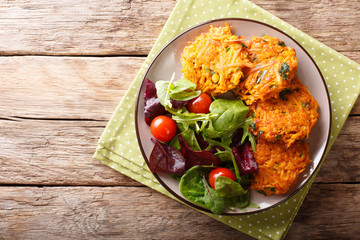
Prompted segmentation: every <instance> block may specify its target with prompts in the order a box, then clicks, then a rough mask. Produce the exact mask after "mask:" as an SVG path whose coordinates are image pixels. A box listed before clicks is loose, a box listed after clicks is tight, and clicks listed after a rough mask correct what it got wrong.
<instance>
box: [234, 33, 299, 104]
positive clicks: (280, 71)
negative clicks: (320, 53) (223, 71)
mask: <svg viewBox="0 0 360 240" xmlns="http://www.w3.org/2000/svg"><path fill="white" fill-rule="evenodd" d="M246 45H247V51H248V53H249V58H250V61H251V62H252V63H253V64H254V66H253V67H252V68H251V69H250V70H249V71H247V72H245V76H246V78H245V80H244V81H242V82H240V84H239V86H238V87H237V88H236V90H235V91H234V92H235V93H236V94H238V95H239V96H240V98H241V99H242V100H244V101H245V102H246V103H247V104H248V105H250V104H252V103H253V102H256V101H257V100H262V101H265V100H266V99H269V98H277V96H278V94H279V93H280V92H281V91H282V90H283V89H286V88H288V87H289V86H290V84H291V80H292V79H293V78H294V77H295V75H296V70H297V58H296V52H295V50H294V49H293V48H291V47H288V46H286V45H285V43H284V42H282V41H280V40H279V39H278V38H274V37H270V36H268V35H264V36H262V37H254V38H253V39H251V40H250V41H248V42H246Z"/></svg>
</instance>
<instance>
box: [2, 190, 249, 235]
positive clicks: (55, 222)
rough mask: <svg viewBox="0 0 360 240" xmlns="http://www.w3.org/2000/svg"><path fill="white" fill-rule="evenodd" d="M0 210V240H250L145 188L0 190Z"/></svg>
mask: <svg viewBox="0 0 360 240" xmlns="http://www.w3.org/2000/svg"><path fill="white" fill-rule="evenodd" d="M135 199H136V201H134V200H135ZM0 206H1V208H0V216H1V217H2V220H3V221H1V223H0V232H1V236H0V238H1V239H54V240H55V239H62V240H63V239H64V240H65V239H167V238H168V237H169V236H181V238H182V239H190V238H191V239H193V238H197V239H206V238H211V236H213V235H214V234H215V235H216V236H217V237H220V238H222V239H234V238H241V239H250V238H249V237H245V235H244V234H242V233H240V232H238V231H236V230H235V229H232V228H230V227H228V226H226V225H224V224H222V223H220V222H218V221H216V220H214V219H212V218H209V217H207V216H206V215H204V214H201V213H199V212H197V211H195V210H193V209H190V208H189V207H186V206H184V205H183V204H181V203H179V202H177V201H175V200H172V199H169V198H168V197H166V196H164V195H162V194H160V193H158V192H155V191H154V190H151V189H149V188H145V187H141V188H134V187H106V188H100V187H44V188H36V187H16V188H14V187H0ZM189 229H191V231H189ZM230 236H231V237H230Z"/></svg>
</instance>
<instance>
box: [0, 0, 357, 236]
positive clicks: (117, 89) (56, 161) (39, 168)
mask: <svg viewBox="0 0 360 240" xmlns="http://www.w3.org/2000/svg"><path fill="white" fill-rule="evenodd" d="M253 2H254V3H256V4H258V5H259V6H260V7H263V8H264V9H266V10H268V11H270V12H272V13H274V14H275V15H277V16H279V17H280V18H282V19H283V20H285V21H287V22H289V23H290V24H292V25H294V26H295V27H297V28H299V29H300V30H302V31H304V32H305V33H307V34H309V35H311V36H313V37H314V38H316V39H317V40H320V41H321V42H323V43H324V44H326V45H328V46H330V47H332V48H334V49H335V50H337V51H339V52H341V53H343V54H344V55H345V56H348V57H349V58H351V59H353V60H354V61H356V62H360V44H359V41H360V26H359V19H360V3H359V1H358V0H351V1H347V0H332V1H329V0H322V1H315V0H309V1H301V0H295V1H285V0H277V1H270V0H254V1H253ZM175 3H176V1H174V0H152V1H146V0H118V1H99V0H82V1H72V0H62V1H60V0H54V1H48V0H38V1H25V0H17V1H1V2H0V33H1V34H0V75H1V80H0V82H1V88H0V89H1V93H0V103H1V104H0V146H1V153H0V218H1V221H0V239H149V238H151V239H163V238H165V239H170V238H174V237H179V236H181V238H184V239H193V238H197V239H209V238H212V239H248V237H246V236H245V235H243V234H242V233H240V232H238V231H236V230H234V229H232V228H230V227H227V226H225V225H223V224H221V223H219V222H217V221H216V220H213V219H211V218H208V217H207V216H205V215H203V214H200V213H198V212H196V211H193V210H191V209H189V208H187V207H184V206H183V205H181V204H179V203H178V202H176V201H173V200H170V199H168V198H167V197H165V196H163V195H161V194H160V193H158V192H156V191H154V190H151V189H149V188H147V187H144V186H142V185H141V184H139V183H138V182H136V181H133V180H131V179H130V178H128V177H126V176H123V175H121V174H119V173H118V172H116V171H114V170H112V169H110V168H108V167H106V166H104V165H102V164H100V163H99V162H97V161H96V160H94V159H92V154H93V153H94V151H95V148H96V143H97V140H98V138H99V136H100V135H101V133H102V131H103V129H104V127H105V125H106V123H107V121H108V119H109V118H110V116H111V114H112V112H113V110H114V109H115V107H116V106H117V104H118V102H119V101H120V100H121V98H122V96H123V95H124V93H125V91H126V89H127V87H128V86H129V85H130V83H131V81H132V79H133V78H134V77H135V75H136V72H137V71H138V69H139V68H140V66H141V64H142V62H143V61H144V59H145V57H146V55H147V54H148V52H149V51H150V49H151V47H152V45H153V43H154V41H155V40H156V38H157V36H158V34H159V32H160V31H161V28H162V27H163V25H164V24H165V22H166V20H167V18H168V16H169V14H170V13H171V11H172V9H173V7H174V5H175ZM359 136H360V101H359V100H358V101H357V103H356V105H355V107H354V108H353V110H352V111H351V114H350V117H349V118H348V120H347V122H346V124H345V127H344V128H343V129H342V131H341V134H340V136H339V138H338V139H337V140H336V142H335V144H334V146H333V148H332V150H331V151H330V153H329V155H328V157H327V159H326V160H325V162H324V164H323V166H322V168H321V170H320V172H319V174H318V176H317V177H316V180H315V183H314V184H313V186H312V188H311V189H310V192H309V194H308V196H307V197H306V199H305V202H304V204H303V206H302V207H301V209H300V211H299V213H298V215H297V217H296V218H295V220H294V223H293V224H292V227H291V229H290V231H289V233H288V235H287V239H355V238H357V237H358V236H359V234H360V226H359V220H358V219H359V216H360V211H359V200H360V182H359V176H360V163H359V155H360V137H359ZM134 202H136V203H137V204H134Z"/></svg>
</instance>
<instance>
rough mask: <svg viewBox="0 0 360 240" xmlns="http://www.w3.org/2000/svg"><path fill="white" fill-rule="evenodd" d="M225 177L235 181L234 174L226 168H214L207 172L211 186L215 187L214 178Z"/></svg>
mask: <svg viewBox="0 0 360 240" xmlns="http://www.w3.org/2000/svg"><path fill="white" fill-rule="evenodd" d="M220 176H221V177H227V178H230V179H231V180H233V181H235V174H234V173H233V172H232V171H231V170H230V169H228V168H222V167H219V168H215V169H214V170H212V171H211V172H210V174H209V183H210V186H211V187H212V188H214V189H215V180H216V178H218V177H220Z"/></svg>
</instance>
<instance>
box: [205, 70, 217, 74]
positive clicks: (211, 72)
mask: <svg viewBox="0 0 360 240" xmlns="http://www.w3.org/2000/svg"><path fill="white" fill-rule="evenodd" d="M205 70H206V71H210V75H213V74H214V73H215V71H214V70H212V69H210V68H205Z"/></svg>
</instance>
